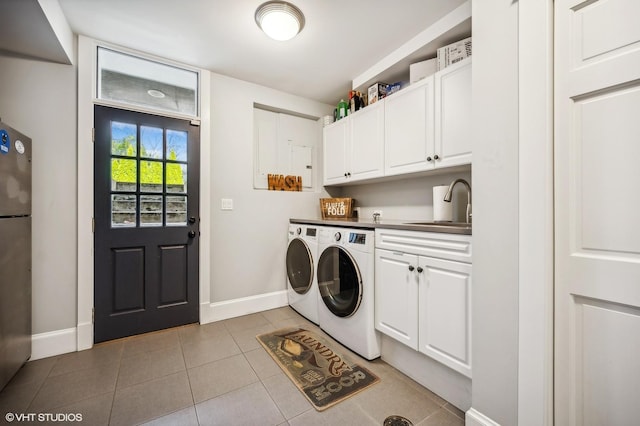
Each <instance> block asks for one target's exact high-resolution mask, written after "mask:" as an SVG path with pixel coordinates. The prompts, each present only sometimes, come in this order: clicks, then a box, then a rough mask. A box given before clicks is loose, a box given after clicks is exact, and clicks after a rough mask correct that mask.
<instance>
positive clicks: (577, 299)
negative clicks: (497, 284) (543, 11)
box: [554, 0, 640, 425]
mask: <svg viewBox="0 0 640 426" xmlns="http://www.w3.org/2000/svg"><path fill="white" fill-rule="evenodd" d="M638 17H640V2H638V1H637V0H595V1H594V0H586V1H578V0H558V1H556V2H555V38H556V40H555V67H556V69H555V93H556V94H555V142H554V143H555V186H556V188H555V211H556V213H555V220H556V241H555V244H556V253H555V258H556V276H555V286H556V287H555V366H554V368H555V404H554V405H555V424H557V425H631V424H638V422H640V404H639V403H638V395H639V394H640V356H639V355H640V223H639V222H638V218H639V217H640V25H639V24H638Z"/></svg>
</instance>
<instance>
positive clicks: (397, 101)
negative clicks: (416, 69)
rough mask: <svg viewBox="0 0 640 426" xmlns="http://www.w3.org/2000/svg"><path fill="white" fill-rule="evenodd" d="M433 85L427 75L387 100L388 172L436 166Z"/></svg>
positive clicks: (386, 167) (410, 170) (386, 168)
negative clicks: (434, 159)
mask: <svg viewBox="0 0 640 426" xmlns="http://www.w3.org/2000/svg"><path fill="white" fill-rule="evenodd" d="M433 84H434V78H433V76H431V77H427V78H425V79H424V80H422V81H420V82H419V83H417V84H414V85H412V86H409V87H408V88H406V89H403V90H401V91H399V92H397V93H394V94H393V95H391V96H389V97H388V98H385V99H384V104H385V122H384V129H385V145H384V152H385V175H387V176H390V175H398V174H404V173H413V172H420V171H424V170H428V169H431V168H433V164H434V163H433V157H432V156H433V154H432V153H433V147H434V144H433V141H434V139H433V138H434V129H433V119H434V113H433V96H434V89H433Z"/></svg>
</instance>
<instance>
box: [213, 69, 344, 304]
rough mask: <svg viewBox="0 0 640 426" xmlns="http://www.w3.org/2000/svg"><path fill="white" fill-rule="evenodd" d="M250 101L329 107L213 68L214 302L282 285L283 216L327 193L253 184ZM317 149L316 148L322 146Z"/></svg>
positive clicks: (310, 207) (315, 112) (315, 210)
mask: <svg viewBox="0 0 640 426" xmlns="http://www.w3.org/2000/svg"><path fill="white" fill-rule="evenodd" d="M254 103H258V104H262V105H267V106H270V107H274V108H277V109H281V110H288V111H294V112H298V113H301V114H306V115H310V116H315V117H322V116H323V115H326V114H330V113H331V111H332V110H333V107H332V106H330V105H325V104H321V103H318V102H314V101H310V100H307V99H304V98H301V97H298V96H294V95H290V94H286V93H283V92H279V91H276V90H272V89H269V88H266V87H263V86H258V85H255V84H251V83H247V82H244V81H241V80H237V79H234V78H230V77H225V76H221V75H216V74H212V78H211V140H212V148H211V182H210V185H211V200H212V204H213V205H212V209H211V210H212V213H211V239H212V247H211V302H212V303H216V302H222V301H230V300H235V299H240V298H245V297H251V296H256V295H260V294H265V293H271V292H276V291H284V290H285V289H286V275H285V252H286V247H287V227H288V223H289V218H292V217H297V218H304V217H317V216H318V215H319V208H320V207H319V201H318V200H319V198H321V197H326V196H327V194H326V193H324V192H285V191H266V190H256V189H253V158H254V153H253V149H254V141H253V106H254ZM318 131H319V132H321V131H322V129H321V127H320V125H318ZM317 152H318V153H320V152H322V150H321V149H320V147H319V149H318V151H317ZM319 167H321V162H320V165H319ZM202 184H203V185H206V184H207V183H205V182H202ZM222 198H231V199H233V210H232V211H223V210H221V209H220V200H221V199H222Z"/></svg>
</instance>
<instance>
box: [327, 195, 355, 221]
mask: <svg viewBox="0 0 640 426" xmlns="http://www.w3.org/2000/svg"><path fill="white" fill-rule="evenodd" d="M353 204H354V200H353V198H320V210H321V212H322V218H323V219H331V218H334V219H335V218H339V219H346V218H349V217H352V216H353Z"/></svg>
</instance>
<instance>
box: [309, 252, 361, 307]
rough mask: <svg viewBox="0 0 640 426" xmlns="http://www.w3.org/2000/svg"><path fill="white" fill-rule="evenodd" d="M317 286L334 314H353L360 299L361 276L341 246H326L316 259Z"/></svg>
mask: <svg viewBox="0 0 640 426" xmlns="http://www.w3.org/2000/svg"><path fill="white" fill-rule="evenodd" d="M318 288H319V290H320V296H321V297H322V301H323V302H324V304H325V305H326V306H327V308H328V309H329V310H330V311H331V312H332V313H333V314H334V315H336V316H339V317H348V316H351V315H353V314H354V313H355V312H356V311H357V310H358V307H359V306H360V301H361V300H362V278H361V277H360V270H359V269H358V265H356V262H355V260H354V259H353V257H351V255H350V254H349V253H348V252H347V251H346V250H344V249H343V248H341V247H338V246H332V247H328V248H327V249H326V250H324V251H323V252H322V255H321V256H320V259H319V260H318Z"/></svg>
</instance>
